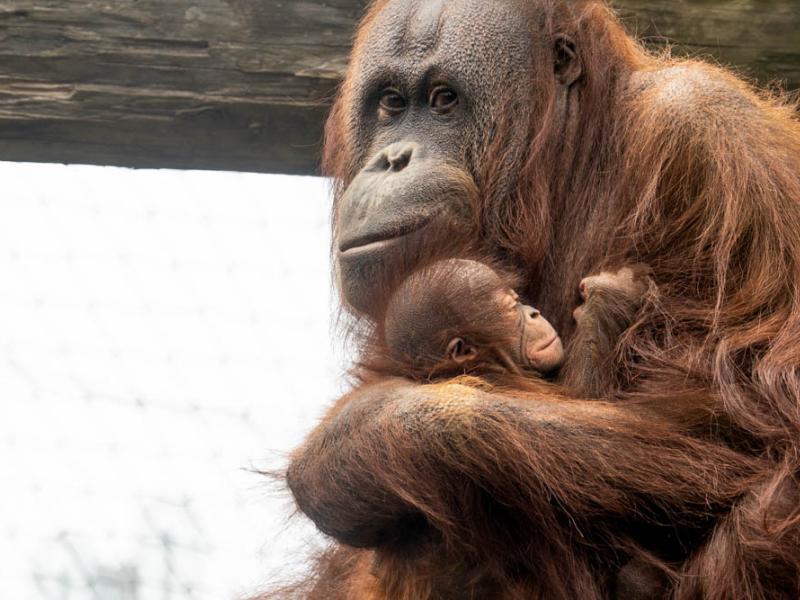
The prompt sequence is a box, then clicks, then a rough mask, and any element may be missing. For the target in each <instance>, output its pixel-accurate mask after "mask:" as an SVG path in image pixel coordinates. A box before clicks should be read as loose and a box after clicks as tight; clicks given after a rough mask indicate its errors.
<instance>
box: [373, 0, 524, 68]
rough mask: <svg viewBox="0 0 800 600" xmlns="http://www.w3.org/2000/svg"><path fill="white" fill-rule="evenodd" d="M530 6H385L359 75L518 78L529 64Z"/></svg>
mask: <svg viewBox="0 0 800 600" xmlns="http://www.w3.org/2000/svg"><path fill="white" fill-rule="evenodd" d="M532 4H533V3H531V2H528V1H525V0H389V1H388V2H387V3H386V4H385V5H384V7H383V9H382V10H381V12H380V14H379V15H378V16H377V17H376V18H375V20H374V21H372V23H371V25H370V27H369V29H368V31H367V35H366V38H365V41H364V45H363V47H362V48H361V52H360V53H359V55H360V58H362V59H363V60H362V61H360V63H359V71H360V72H362V73H364V74H368V73H369V71H374V70H380V69H390V70H392V71H395V72H397V71H398V70H399V71H401V72H408V71H410V70H412V69H413V70H418V71H421V72H425V71H426V70H429V69H431V68H433V69H435V68H436V67H439V68H441V69H443V70H446V71H451V72H454V73H455V74H456V75H461V76H462V77H464V78H465V79H467V80H469V79H473V80H474V79H479V78H480V76H481V75H485V74H486V71H487V69H488V66H491V70H492V73H493V75H494V76H495V77H496V76H497V74H503V73H508V74H509V75H510V74H512V73H516V74H519V72H520V70H521V69H524V68H525V67H526V66H527V64H528V63H529V61H530V58H531V50H532V43H533V42H534V33H533V26H532V23H533V22H534V21H535V19H534V15H533V14H532V8H531V6H532Z"/></svg>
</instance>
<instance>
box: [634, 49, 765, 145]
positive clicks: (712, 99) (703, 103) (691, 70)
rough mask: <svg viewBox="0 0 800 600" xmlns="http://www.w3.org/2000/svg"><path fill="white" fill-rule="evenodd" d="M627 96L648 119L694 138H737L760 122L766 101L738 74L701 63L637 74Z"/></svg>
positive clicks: (669, 66) (687, 61) (672, 66)
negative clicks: (741, 130) (712, 135)
mask: <svg viewBox="0 0 800 600" xmlns="http://www.w3.org/2000/svg"><path fill="white" fill-rule="evenodd" d="M626 95H627V96H628V98H629V99H631V100H633V101H634V102H636V103H637V104H639V105H640V106H644V107H646V110H647V115H648V116H649V117H650V118H653V119H662V120H663V121H662V123H663V124H666V125H668V126H669V127H670V128H676V129H682V128H684V127H690V128H691V130H692V131H693V133H695V134H696V133H698V131H701V130H705V131H708V132H714V133H715V134H720V133H726V134H735V133H736V129H737V128H738V127H740V126H742V125H744V124H746V123H752V122H753V121H754V120H758V119H759V118H760V115H761V104H762V102H761V100H760V99H759V97H758V95H757V94H756V92H755V91H754V90H753V89H752V88H751V87H750V86H749V85H748V84H747V83H746V82H744V81H742V80H741V79H739V78H737V77H736V76H735V75H733V74H732V73H730V72H728V71H726V70H724V69H721V68H719V67H716V66H714V65H710V64H708V63H704V62H701V61H689V60H686V61H675V62H673V63H670V64H669V65H668V66H665V67H662V68H660V69H655V70H647V71H639V72H637V73H635V74H634V75H633V76H632V77H631V80H630V83H629V85H628V86H627V89H626Z"/></svg>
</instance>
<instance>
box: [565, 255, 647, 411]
mask: <svg viewBox="0 0 800 600" xmlns="http://www.w3.org/2000/svg"><path fill="white" fill-rule="evenodd" d="M654 289H655V283H654V282H653V280H652V279H651V278H650V269H649V267H647V266H646V265H633V266H631V267H624V268H622V269H620V270H619V271H616V272H614V273H612V272H603V273H600V274H599V275H593V276H591V277H587V278H585V279H584V280H583V281H581V285H580V294H581V298H582V299H583V304H581V305H580V306H579V307H578V308H576V309H575V312H574V313H573V315H574V317H575V322H576V324H577V326H576V328H575V335H574V337H573V339H572V340H571V342H570V344H569V347H568V349H567V359H566V363H565V365H564V368H563V369H562V374H561V380H562V382H563V383H564V384H565V385H566V386H567V387H570V388H572V389H573V390H575V391H577V392H579V393H580V394H581V395H582V396H584V397H586V398H600V397H607V396H608V395H609V394H610V393H611V392H612V391H613V389H614V387H615V380H616V372H615V369H614V366H613V357H614V351H615V348H616V346H617V342H618V341H619V338H620V336H621V335H622V334H623V333H624V332H625V330H626V329H628V327H630V325H631V323H632V322H633V320H634V317H635V316H636V313H637V312H638V311H639V309H640V308H641V306H642V303H643V301H644V298H645V296H646V295H647V294H648V292H650V291H651V290H654Z"/></svg>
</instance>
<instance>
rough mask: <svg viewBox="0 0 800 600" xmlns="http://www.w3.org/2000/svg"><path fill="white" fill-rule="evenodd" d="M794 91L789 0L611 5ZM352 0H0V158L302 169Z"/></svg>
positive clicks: (638, 25) (630, 19)
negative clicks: (777, 81)
mask: <svg viewBox="0 0 800 600" xmlns="http://www.w3.org/2000/svg"><path fill="white" fill-rule="evenodd" d="M615 4H616V5H617V6H618V7H619V8H620V10H621V12H622V14H623V16H624V18H625V20H626V22H627V23H628V24H629V26H630V27H631V28H632V29H633V30H635V31H638V32H639V33H640V34H641V35H643V36H645V37H646V38H647V39H648V40H649V41H651V42H652V43H653V44H655V45H658V44H660V43H663V41H664V40H665V39H668V40H670V41H672V42H675V43H677V44H678V46H677V47H676V51H678V52H689V53H691V54H700V55H704V56H713V57H716V58H718V59H719V60H721V61H722V62H724V63H726V64H732V65H737V66H738V67H740V68H741V69H743V71H742V72H743V73H745V74H746V75H748V76H752V77H757V78H758V79H759V80H760V81H762V82H768V81H772V80H779V81H783V82H785V83H786V84H787V85H788V86H789V87H790V88H797V87H800V3H797V2H796V0H727V1H722V0H708V1H705V2H702V1H696V0H695V1H691V0H672V1H671V2H663V1H659V2H656V1H642V0H617V1H616V2H615ZM363 6H364V2H363V0H302V1H301V0H102V1H97V0H0V159H3V160H32V161H48V162H51V161H52V162H81V163H93V164H111V165H124V166H134V167H174V168H201V169H226V170H246V171H266V172H284V173H313V172H314V171H315V169H316V159H317V156H318V152H319V142H320V140H321V136H322V122H323V119H324V114H325V112H326V110H327V104H328V101H329V99H330V97H331V95H332V93H333V91H334V89H335V86H336V84H337V83H338V80H339V77H340V76H341V74H342V72H343V70H344V68H345V65H346V60H347V59H346V57H347V53H348V50H349V44H350V38H351V35H352V29H353V25H354V24H355V22H356V21H357V19H358V16H359V15H360V13H361V11H362V10H363Z"/></svg>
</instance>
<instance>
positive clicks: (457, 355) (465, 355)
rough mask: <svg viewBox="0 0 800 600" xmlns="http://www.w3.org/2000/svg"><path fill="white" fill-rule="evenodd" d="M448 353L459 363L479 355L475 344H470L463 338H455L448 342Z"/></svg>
mask: <svg viewBox="0 0 800 600" xmlns="http://www.w3.org/2000/svg"><path fill="white" fill-rule="evenodd" d="M447 355H448V356H449V357H450V358H451V359H453V361H454V362H455V363H457V364H459V365H461V364H464V363H465V362H468V361H471V360H475V359H476V358H477V357H478V350H477V349H476V348H475V346H470V345H469V344H467V343H466V342H465V341H464V340H462V339H461V338H453V339H452V340H451V341H450V343H449V344H447Z"/></svg>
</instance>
